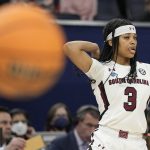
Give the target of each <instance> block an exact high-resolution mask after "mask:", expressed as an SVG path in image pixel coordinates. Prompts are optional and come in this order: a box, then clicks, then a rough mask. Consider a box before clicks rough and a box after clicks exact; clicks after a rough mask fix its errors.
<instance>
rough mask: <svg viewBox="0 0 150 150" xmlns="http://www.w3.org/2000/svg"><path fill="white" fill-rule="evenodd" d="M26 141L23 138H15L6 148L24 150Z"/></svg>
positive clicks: (6, 149)
mask: <svg viewBox="0 0 150 150" xmlns="http://www.w3.org/2000/svg"><path fill="white" fill-rule="evenodd" d="M25 144H26V141H25V140H24V139H23V138H16V137H15V138H13V139H12V140H11V141H10V143H9V144H8V145H7V146H6V147H5V150H24V148H25Z"/></svg>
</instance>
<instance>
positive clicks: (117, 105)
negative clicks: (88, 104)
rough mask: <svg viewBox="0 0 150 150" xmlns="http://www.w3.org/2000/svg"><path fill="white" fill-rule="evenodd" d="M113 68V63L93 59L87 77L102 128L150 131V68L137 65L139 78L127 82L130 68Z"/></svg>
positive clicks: (117, 65) (136, 131) (146, 65)
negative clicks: (149, 122) (148, 112)
mask: <svg viewBox="0 0 150 150" xmlns="http://www.w3.org/2000/svg"><path fill="white" fill-rule="evenodd" d="M114 64H115V62H113V61H111V62H109V63H100V62H99V61H97V60H95V59H93V63H92V66H91V68H90V70H89V71H88V72H87V73H86V75H87V76H88V77H89V78H90V79H91V80H92V83H91V86H92V89H93V92H94V95H95V97H96V100H97V103H98V106H99V111H100V113H101V114H102V119H101V120H100V122H99V124H100V125H102V126H107V127H109V128H112V129H116V130H123V131H128V132H131V133H137V134H138V133H144V132H145V131H146V129H147V122H146V117H145V113H144V111H145V109H146V105H147V101H148V99H149V97H150V65H149V64H145V63H139V62H137V77H136V78H135V79H128V78H125V77H126V76H127V74H128V73H129V71H130V66H124V65H119V64H117V63H116V64H115V66H114ZM112 68H114V69H113V70H112ZM106 80H107V81H106Z"/></svg>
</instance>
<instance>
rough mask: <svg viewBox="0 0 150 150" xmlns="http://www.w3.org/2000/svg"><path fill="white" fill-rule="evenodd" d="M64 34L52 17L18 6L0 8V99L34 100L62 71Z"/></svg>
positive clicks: (31, 6) (27, 5)
mask: <svg viewBox="0 0 150 150" xmlns="http://www.w3.org/2000/svg"><path fill="white" fill-rule="evenodd" d="M64 42H65V35H64V32H63V30H62V28H61V27H60V26H59V25H58V24H57V23H56V21H55V18H54V17H53V15H52V14H49V13H48V12H46V11H44V10H43V9H42V8H39V7H38V6H33V5H31V4H25V3H18V4H7V5H5V6H1V7H0V96H2V97H5V98H7V99H13V100H15V99H18V98H24V97H35V96H39V95H41V94H43V93H44V92H46V91H47V90H48V89H50V88H52V87H53V86H54V85H55V84H56V82H57V81H58V79H59V77H60V76H61V73H62V72H63V70H64V66H65V61H64V54H63V51H62V47H63V44H64Z"/></svg>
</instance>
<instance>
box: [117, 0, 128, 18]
mask: <svg viewBox="0 0 150 150" xmlns="http://www.w3.org/2000/svg"><path fill="white" fill-rule="evenodd" d="M116 1H117V6H118V9H119V12H120V17H121V18H124V19H127V18H128V13H127V1H126V0H116Z"/></svg>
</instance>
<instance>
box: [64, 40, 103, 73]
mask: <svg viewBox="0 0 150 150" xmlns="http://www.w3.org/2000/svg"><path fill="white" fill-rule="evenodd" d="M63 49H64V52H65V54H66V55H67V56H68V57H69V59H70V60H71V61H72V62H73V63H74V64H75V65H76V66H77V67H78V68H79V69H80V70H82V71H83V72H87V71H88V70H89V69H90V67H91V65H92V59H91V57H90V56H89V54H88V53H90V54H91V56H92V57H93V58H96V59H98V58H99V55H100V49H99V47H98V45H97V44H96V43H92V42H88V41H71V42H67V43H66V44H65V45H64V47H63Z"/></svg>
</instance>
